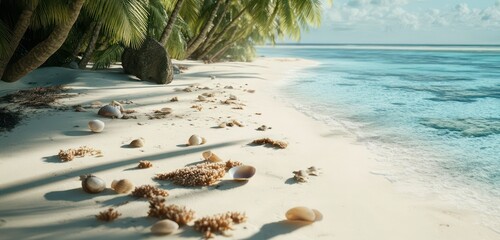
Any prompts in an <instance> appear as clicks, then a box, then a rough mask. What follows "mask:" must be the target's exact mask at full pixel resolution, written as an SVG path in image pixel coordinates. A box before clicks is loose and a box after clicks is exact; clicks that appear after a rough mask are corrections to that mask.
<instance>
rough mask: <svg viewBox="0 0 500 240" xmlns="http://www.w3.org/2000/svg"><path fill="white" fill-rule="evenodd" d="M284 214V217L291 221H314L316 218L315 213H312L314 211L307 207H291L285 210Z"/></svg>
mask: <svg viewBox="0 0 500 240" xmlns="http://www.w3.org/2000/svg"><path fill="white" fill-rule="evenodd" d="M285 216H286V219H288V220H292V221H306V222H314V221H315V220H316V214H315V213H314V211H313V210H312V209H310V208H307V207H294V208H291V209H290V210H288V211H287V212H286V214H285ZM321 217H322V216H321Z"/></svg>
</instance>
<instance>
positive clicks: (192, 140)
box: [188, 134, 206, 146]
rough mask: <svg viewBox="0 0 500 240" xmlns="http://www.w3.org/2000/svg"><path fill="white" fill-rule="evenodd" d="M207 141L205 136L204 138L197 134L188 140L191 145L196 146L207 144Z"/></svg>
mask: <svg viewBox="0 0 500 240" xmlns="http://www.w3.org/2000/svg"><path fill="white" fill-rule="evenodd" d="M205 143H206V140H205V138H202V137H200V136H198V135H196V134H195V135H192V136H191V137H190V138H189V140H188V145H190V146H196V145H201V144H205Z"/></svg>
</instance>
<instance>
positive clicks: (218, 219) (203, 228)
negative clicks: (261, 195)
mask: <svg viewBox="0 0 500 240" xmlns="http://www.w3.org/2000/svg"><path fill="white" fill-rule="evenodd" d="M246 220H247V217H246V215H245V214H244V213H239V212H227V213H224V214H216V215H214V216H209V217H203V218H200V219H198V220H196V221H195V222H194V229H195V230H197V231H199V232H201V233H203V237H205V238H212V237H213V234H214V233H221V234H225V232H226V231H227V230H231V229H232V228H231V226H232V224H233V223H235V224H239V223H242V222H245V221H246Z"/></svg>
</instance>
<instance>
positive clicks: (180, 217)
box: [148, 197, 194, 226]
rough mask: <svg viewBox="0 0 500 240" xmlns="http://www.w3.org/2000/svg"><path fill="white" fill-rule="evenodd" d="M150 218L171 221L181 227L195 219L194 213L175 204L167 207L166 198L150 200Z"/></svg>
mask: <svg viewBox="0 0 500 240" xmlns="http://www.w3.org/2000/svg"><path fill="white" fill-rule="evenodd" d="M148 216H150V217H156V218H160V219H170V220H172V221H174V222H176V223H177V224H179V226H184V225H186V224H188V223H189V222H191V221H192V220H193V219H194V211H193V210H191V209H187V208H186V207H181V206H178V205H175V204H171V205H168V206H166V205H165V199H164V198H158V197H157V198H152V199H150V200H149V211H148Z"/></svg>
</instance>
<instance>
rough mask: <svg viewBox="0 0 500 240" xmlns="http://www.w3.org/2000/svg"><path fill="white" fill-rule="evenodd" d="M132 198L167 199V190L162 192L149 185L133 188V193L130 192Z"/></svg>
mask: <svg viewBox="0 0 500 240" xmlns="http://www.w3.org/2000/svg"><path fill="white" fill-rule="evenodd" d="M131 194H132V196H134V197H139V198H148V199H151V198H154V197H158V196H161V197H167V196H168V192H167V190H163V189H161V188H157V187H153V186H151V185H142V186H140V187H135V189H134V191H132V193H131Z"/></svg>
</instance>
